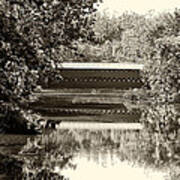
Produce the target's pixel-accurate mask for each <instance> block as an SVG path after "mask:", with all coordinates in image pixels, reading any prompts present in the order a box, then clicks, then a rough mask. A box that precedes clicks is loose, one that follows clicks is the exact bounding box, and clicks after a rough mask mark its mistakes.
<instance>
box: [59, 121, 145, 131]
mask: <svg viewBox="0 0 180 180" xmlns="http://www.w3.org/2000/svg"><path fill="white" fill-rule="evenodd" d="M57 129H95V130H96V129H97V130H101V129H102V130H105V129H121V130H142V129H143V125H142V124H140V123H94V122H93V123H90V122H88V123H84V122H61V123H60V124H59V125H58V126H57Z"/></svg>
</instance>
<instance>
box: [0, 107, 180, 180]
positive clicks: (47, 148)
mask: <svg viewBox="0 0 180 180" xmlns="http://www.w3.org/2000/svg"><path fill="white" fill-rule="evenodd" d="M134 117H135V118H137V116H136V115H135V116H134ZM92 118H93V116H92ZM102 118H103V115H102V116H101V119H102ZM104 118H107V117H105V115H104ZM110 118H113V115H112V116H110ZM115 118H116V119H117V116H115ZM121 118H122V117H121ZM131 118H132V117H131ZM81 119H82V117H81ZM125 122H126V120H125V119H124V123H125ZM83 123H84V125H83ZM83 123H82V122H81V123H80V124H78V116H77V121H76V124H75V123H72V122H62V123H61V124H60V125H59V126H58V128H57V130H55V131H46V132H45V133H43V134H42V135H38V136H25V135H1V136H0V152H1V153H2V154H4V155H9V157H11V158H13V160H12V159H11V160H9V161H11V162H12V163H9V165H8V166H5V165H4V164H3V163H4V162H5V160H4V159H3V158H2V159H0V178H1V179H61V180H67V179H68V180H85V179H86V180H90V179H91V180H92V179H94V180H101V179H103V180H106V179H108V180H109V179H113V180H119V179H127V180H131V179H132V180H134V179H139V180H170V179H172V180H178V179H180V168H179V167H180V131H179V127H180V116H179V106H175V105H159V106H153V107H149V106H148V107H144V108H143V109H141V117H140V118H139V119H135V123H134V124H132V122H128V125H127V126H125V124H124V125H122V123H123V122H121V123H118V122H117V121H116V123H105V122H103V123H101V124H100V122H98V123H97V122H92V121H91V122H87V121H86V122H83ZM16 161H18V162H20V164H18V162H16ZM13 162H15V163H14V164H13ZM17 164H18V166H17ZM16 169H17V171H16ZM10 171H11V173H10ZM17 175H19V176H17Z"/></svg>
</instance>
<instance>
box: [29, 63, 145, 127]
mask: <svg viewBox="0 0 180 180" xmlns="http://www.w3.org/2000/svg"><path fill="white" fill-rule="evenodd" d="M59 68H60V73H61V75H62V80H61V81H60V82H50V83H49V84H48V86H46V87H44V88H43V90H42V91H41V92H39V93H36V95H37V96H38V97H39V100H38V101H37V102H35V103H33V105H32V107H33V109H34V110H35V111H36V112H39V113H41V115H42V116H43V117H44V118H46V119H48V120H55V121H63V122H64V124H63V123H62V128H67V127H70V124H71V126H72V127H73V126H74V127H76V128H78V127H79V128H82V126H83V127H86V128H92V129H93V127H95V126H94V124H95V123H98V124H99V125H100V126H99V127H102V128H106V129H107V128H110V127H111V126H112V127H111V128H115V127H118V126H121V128H126V127H127V126H125V124H124V123H131V126H130V124H129V125H128V128H130V127H132V128H133V126H134V128H135V129H140V128H141V126H140V124H138V123H137V121H138V120H139V118H140V112H139V110H138V109H133V110H131V111H129V110H128V109H127V108H126V107H125V106H124V104H123V103H122V96H123V93H124V91H126V90H128V89H132V88H141V86H142V81H141V78H140V71H141V70H142V69H143V65H141V64H129V63H127V64H124V63H123V64H122V63H62V64H61V65H60V66H59ZM67 122H68V124H66V123H67ZM84 122H89V124H88V125H87V126H86V125H85V124H82V123H84ZM112 122H113V123H116V125H113V124H112ZM72 123H73V124H72ZM100 123H101V124H100ZM103 123H105V124H103ZM107 123H109V124H107ZM132 124H133V126H132Z"/></svg>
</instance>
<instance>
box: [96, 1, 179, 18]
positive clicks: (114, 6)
mask: <svg viewBox="0 0 180 180" xmlns="http://www.w3.org/2000/svg"><path fill="white" fill-rule="evenodd" d="M175 8H180V0H103V3H102V4H101V5H100V8H99V10H100V11H103V10H106V11H107V12H109V13H110V14H114V15H120V14H122V13H123V12H125V11H133V12H136V13H139V14H146V13H147V12H148V11H150V10H153V12H155V13H159V12H163V11H171V10H173V9H175Z"/></svg>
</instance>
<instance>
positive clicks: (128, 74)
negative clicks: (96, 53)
mask: <svg viewBox="0 0 180 180" xmlns="http://www.w3.org/2000/svg"><path fill="white" fill-rule="evenodd" d="M60 74H61V76H62V77H63V79H62V80H60V81H54V82H49V84H48V85H47V86H45V85H43V87H44V88H50V89H52V88H54V89H58V88H82V89H84V88H111V89H112V88H116V89H129V88H140V87H141V86H142V81H141V79H140V70H139V69H131V70H130V69H119V70H117V69H116V70H113V69H111V70H109V69H76V70H75V69H61V71H60Z"/></svg>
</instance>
